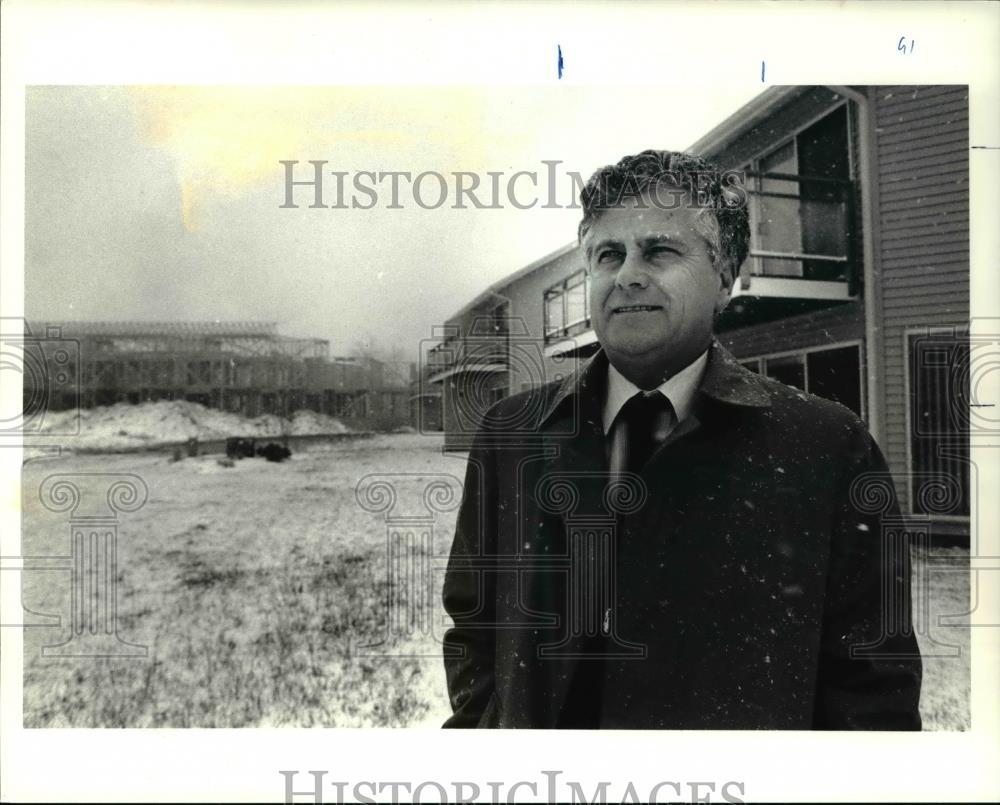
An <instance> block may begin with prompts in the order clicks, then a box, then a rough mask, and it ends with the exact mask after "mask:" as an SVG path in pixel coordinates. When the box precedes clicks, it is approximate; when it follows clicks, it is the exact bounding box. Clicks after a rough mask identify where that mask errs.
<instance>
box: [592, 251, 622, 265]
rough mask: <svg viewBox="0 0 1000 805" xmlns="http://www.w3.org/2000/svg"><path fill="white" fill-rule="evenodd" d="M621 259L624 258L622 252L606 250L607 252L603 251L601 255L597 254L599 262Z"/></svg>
mask: <svg viewBox="0 0 1000 805" xmlns="http://www.w3.org/2000/svg"><path fill="white" fill-rule="evenodd" d="M621 259H622V253H621V252H613V251H606V252H601V253H600V254H599V255H597V262H598V263H612V262H618V261H620V260H621Z"/></svg>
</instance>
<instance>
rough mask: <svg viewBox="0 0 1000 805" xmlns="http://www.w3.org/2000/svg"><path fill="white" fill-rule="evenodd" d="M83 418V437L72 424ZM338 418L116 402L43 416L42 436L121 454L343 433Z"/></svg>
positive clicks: (71, 445) (184, 404)
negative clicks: (193, 443) (172, 445)
mask: <svg viewBox="0 0 1000 805" xmlns="http://www.w3.org/2000/svg"><path fill="white" fill-rule="evenodd" d="M76 417H79V422H80V425H79V433H78V435H75V436H68V437H67V436H64V435H63V434H66V433H70V432H72V431H74V430H75V426H74V425H73V422H74V420H75V418H76ZM345 432H347V428H345V427H344V425H343V423H342V422H341V421H340V420H339V419H334V418H333V417H331V416H327V415H325V414H318V413H316V412H315V411H304V410H303V411H296V412H295V413H294V414H293V415H292V418H291V419H290V420H288V419H284V418H282V417H279V416H275V415H273V414H264V415H262V416H259V417H256V418H255V419H248V418H246V417H242V416H240V415H239V414H234V413H230V412H228V411H220V410H218V409H215V408H206V407H205V406H204V405H201V404H199V403H194V402H187V401H185V400H158V401H156V402H145V403H140V404H139V405H131V404H129V403H117V404H115V405H111V406H102V407H98V408H82V409H80V410H71V411H53V412H50V413H47V414H46V415H45V419H44V422H43V423H42V427H41V434H42V435H45V434H50V433H51V434H53V435H56V436H58V437H59V441H60V442H61V443H63V444H65V445H66V446H67V447H69V448H70V449H73V448H76V449H88V450H121V449H127V448H130V447H142V446H151V445H157V444H164V443H167V442H183V441H186V440H187V439H191V438H197V439H198V440H200V441H205V440H213V439H225V438H228V437H230V436H245V437H250V438H259V437H268V436H271V437H273V436H283V435H313V434H324V433H345Z"/></svg>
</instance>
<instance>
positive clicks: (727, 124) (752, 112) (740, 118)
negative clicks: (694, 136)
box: [686, 84, 825, 156]
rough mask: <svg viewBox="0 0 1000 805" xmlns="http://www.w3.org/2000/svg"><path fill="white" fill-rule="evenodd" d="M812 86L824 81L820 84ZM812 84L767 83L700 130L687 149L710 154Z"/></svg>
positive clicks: (700, 154) (700, 153) (699, 153)
mask: <svg viewBox="0 0 1000 805" xmlns="http://www.w3.org/2000/svg"><path fill="white" fill-rule="evenodd" d="M815 86H825V85H823V84H819V85H815ZM812 87H813V85H794V86H774V87H769V88H768V89H766V90H764V92H762V93H761V94H760V95H758V96H757V97H755V98H753V99H752V100H750V101H748V102H747V103H745V104H743V106H741V107H740V108H739V109H737V110H736V111H735V112H733V114H731V115H730V116H729V117H727V118H726V119H725V120H723V121H722V122H721V123H719V125H717V126H716V127H715V128H713V129H712V130H711V131H709V132H708V133H707V134H703V135H702V136H701V137H700V138H699V139H698V140H696V141H695V142H694V143H692V144H691V145H690V146H688V148H687V149H686V150H687V151H688V152H690V153H692V154H697V155H699V156H703V155H705V154H709V155H711V154H712V153H713V152H714V151H716V150H718V149H719V148H720V147H721V146H722V145H723V144H724V143H725V142H726V141H727V140H731V139H733V138H734V137H737V136H739V135H740V134H742V133H743V132H744V131H746V130H747V129H749V128H750V127H751V126H753V125H754V124H755V123H758V122H760V121H761V120H763V119H764V118H766V117H767V116H768V115H770V114H771V113H773V112H774V110H775V109H776V108H777V107H779V106H781V105H782V104H784V103H787V102H788V101H790V100H791V99H792V98H794V97H795V96H797V95H801V94H802V93H804V92H806V91H808V90H809V89H812Z"/></svg>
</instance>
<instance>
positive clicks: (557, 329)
mask: <svg viewBox="0 0 1000 805" xmlns="http://www.w3.org/2000/svg"><path fill="white" fill-rule="evenodd" d="M563 323H564V319H563V297H562V292H561V291H557V292H555V293H553V292H552V291H546V296H545V337H546V338H548V337H549V336H554V335H558V334H559V333H561V332H562V331H563V329H564V327H563Z"/></svg>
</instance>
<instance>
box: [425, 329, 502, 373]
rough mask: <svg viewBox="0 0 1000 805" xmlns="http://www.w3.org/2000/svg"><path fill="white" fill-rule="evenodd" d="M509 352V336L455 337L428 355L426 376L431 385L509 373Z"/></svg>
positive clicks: (430, 351) (439, 345)
mask: <svg viewBox="0 0 1000 805" xmlns="http://www.w3.org/2000/svg"><path fill="white" fill-rule="evenodd" d="M508 357H509V349H508V343H507V338H506V335H505V334H504V335H499V336H471V337H468V338H460V337H457V336H452V337H451V338H448V339H447V340H445V341H444V342H442V343H441V344H438V345H437V346H436V347H434V348H433V349H431V350H429V351H428V353H427V362H426V372H427V380H428V382H430V383H440V382H441V381H442V380H444V379H445V378H448V377H451V376H453V375H456V374H461V373H463V372H490V373H492V372H506V371H507V368H508Z"/></svg>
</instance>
